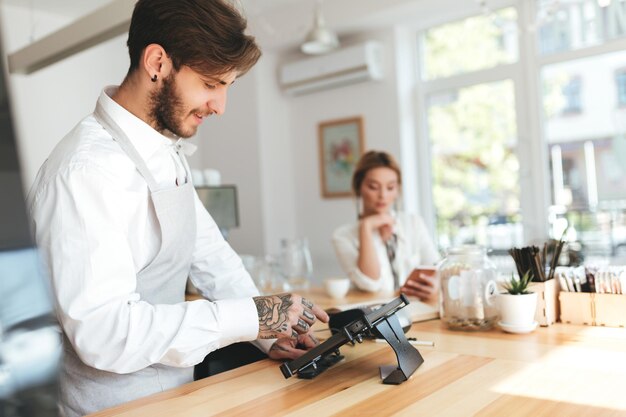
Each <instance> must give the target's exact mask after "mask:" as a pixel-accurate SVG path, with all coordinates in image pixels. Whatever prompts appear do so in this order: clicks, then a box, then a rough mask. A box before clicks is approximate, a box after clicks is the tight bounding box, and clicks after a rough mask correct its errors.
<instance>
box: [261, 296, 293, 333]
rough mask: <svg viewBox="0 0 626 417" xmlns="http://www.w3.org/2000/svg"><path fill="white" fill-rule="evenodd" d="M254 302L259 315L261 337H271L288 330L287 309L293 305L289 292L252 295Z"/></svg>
mask: <svg viewBox="0 0 626 417" xmlns="http://www.w3.org/2000/svg"><path fill="white" fill-rule="evenodd" d="M254 304H255V305H256V310H257V313H258V315H259V332H260V333H261V338H272V337H273V336H272V335H275V334H279V333H286V332H287V331H288V329H289V323H288V320H289V315H288V311H289V308H290V307H291V306H292V305H293V301H292V299H291V295H290V294H281V295H270V296H266V297H254Z"/></svg>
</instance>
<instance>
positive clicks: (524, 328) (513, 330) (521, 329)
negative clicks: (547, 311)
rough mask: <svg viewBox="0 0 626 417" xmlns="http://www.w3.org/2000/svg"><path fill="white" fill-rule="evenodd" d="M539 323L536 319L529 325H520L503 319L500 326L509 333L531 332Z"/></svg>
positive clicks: (499, 323)
mask: <svg viewBox="0 0 626 417" xmlns="http://www.w3.org/2000/svg"><path fill="white" fill-rule="evenodd" d="M538 324H539V323H537V322H536V321H533V322H532V323H531V324H529V325H528V326H518V325H513V324H507V323H503V322H501V321H499V322H498V326H500V328H501V329H502V330H504V331H505V332H507V333H530V332H532V331H533V330H535V329H536V328H537V325H538Z"/></svg>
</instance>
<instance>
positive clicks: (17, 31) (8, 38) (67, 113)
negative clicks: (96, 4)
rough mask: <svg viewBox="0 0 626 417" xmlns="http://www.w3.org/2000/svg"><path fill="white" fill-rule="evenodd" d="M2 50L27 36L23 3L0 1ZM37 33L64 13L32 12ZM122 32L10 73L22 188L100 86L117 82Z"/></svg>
mask: <svg viewBox="0 0 626 417" xmlns="http://www.w3.org/2000/svg"><path fill="white" fill-rule="evenodd" d="M0 4H1V6H2V8H1V9H0V11H1V12H2V13H1V17H2V21H1V27H2V32H3V42H4V45H3V49H4V53H5V54H6V53H11V52H14V51H16V50H19V49H20V48H22V47H23V46H26V45H27V44H28V43H29V42H30V35H31V16H30V12H29V11H28V9H27V8H21V7H12V6H8V5H5V4H2V3H0ZM36 16H37V20H36V27H37V33H48V32H49V31H51V30H54V29H56V28H58V27H61V26H63V25H65V24H67V21H68V19H67V18H66V17H62V16H56V15H52V14H49V13H45V12H37V14H36ZM125 41H126V40H125V37H123V36H120V37H117V38H114V39H112V40H110V41H108V42H105V43H102V44H100V45H98V46H96V47H94V48H91V49H89V50H86V51H84V52H82V53H79V54H76V55H74V56H72V57H70V58H68V59H65V60H63V61H61V62H59V63H57V64H54V65H51V66H49V67H47V68H44V69H42V70H41V71H38V72H35V73H33V74H31V75H12V76H11V77H10V80H9V81H10V83H11V90H12V91H11V92H12V97H13V100H12V104H13V113H14V115H15V119H16V120H15V124H16V127H17V132H18V136H19V141H18V143H19V148H20V155H21V162H22V170H23V173H24V181H25V183H26V184H25V185H26V188H29V187H30V184H32V182H33V180H34V178H35V175H36V174H37V170H38V169H39V167H40V166H41V164H42V163H43V161H44V160H45V159H46V158H47V156H48V154H49V153H50V152H51V150H52V148H53V147H54V146H55V145H56V143H57V142H58V141H59V140H60V139H61V138H62V137H63V136H64V135H65V134H66V133H67V132H68V131H69V130H70V129H71V128H72V127H73V126H74V125H75V124H76V123H78V121H79V120H80V119H82V118H83V117H84V116H86V115H87V114H89V113H91V111H92V110H93V108H94V106H95V103H96V99H97V98H98V95H99V94H100V91H101V89H102V87H103V86H105V85H108V84H119V83H120V82H121V80H122V78H123V77H124V75H125V74H126V71H127V69H128V58H127V55H128V53H127V52H126V45H125Z"/></svg>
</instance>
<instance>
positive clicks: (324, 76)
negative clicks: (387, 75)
mask: <svg viewBox="0 0 626 417" xmlns="http://www.w3.org/2000/svg"><path fill="white" fill-rule="evenodd" d="M382 78H383V61H382V46H381V45H380V43H378V42H374V41H369V42H365V43H363V44H360V45H355V46H350V47H347V48H343V49H340V50H339V51H337V52H333V53H330V54H327V55H321V56H318V57H315V58H308V59H305V60H302V61H297V62H292V63H288V64H285V65H284V66H283V67H282V68H281V69H280V84H281V86H282V88H283V89H284V90H285V91H286V92H288V93H289V94H293V95H300V94H307V93H312V92H314V91H319V90H325V89H328V88H335V87H339V86H343V85H347V84H352V83H357V82H361V81H368V80H380V79H382Z"/></svg>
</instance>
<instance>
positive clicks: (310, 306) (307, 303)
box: [302, 298, 314, 310]
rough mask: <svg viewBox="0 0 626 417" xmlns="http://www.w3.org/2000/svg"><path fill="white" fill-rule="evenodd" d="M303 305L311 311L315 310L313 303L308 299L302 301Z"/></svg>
mask: <svg viewBox="0 0 626 417" xmlns="http://www.w3.org/2000/svg"><path fill="white" fill-rule="evenodd" d="M302 305H303V306H305V307H306V308H308V309H309V310H311V309H312V308H313V305H314V304H313V303H312V302H310V301H309V300H307V299H306V298H303V299H302Z"/></svg>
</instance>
